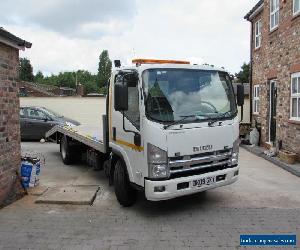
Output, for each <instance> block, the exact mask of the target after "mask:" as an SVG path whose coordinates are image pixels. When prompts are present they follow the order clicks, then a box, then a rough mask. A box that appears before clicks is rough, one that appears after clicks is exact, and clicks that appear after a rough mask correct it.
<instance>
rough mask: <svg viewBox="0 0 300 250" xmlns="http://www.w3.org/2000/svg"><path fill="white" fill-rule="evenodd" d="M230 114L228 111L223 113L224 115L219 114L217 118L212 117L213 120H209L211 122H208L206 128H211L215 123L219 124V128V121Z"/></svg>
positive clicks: (220, 123)
mask: <svg viewBox="0 0 300 250" xmlns="http://www.w3.org/2000/svg"><path fill="white" fill-rule="evenodd" d="M230 113H231V111H230V110H229V111H227V112H225V113H222V114H220V115H219V116H216V117H214V118H213V119H211V120H210V121H209V122H208V126H210V127H212V126H213V125H214V124H215V123H217V122H219V126H221V125H222V122H220V121H219V119H221V118H225V117H226V116H227V115H228V114H230Z"/></svg>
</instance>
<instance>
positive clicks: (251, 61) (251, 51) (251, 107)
mask: <svg viewBox="0 0 300 250" xmlns="http://www.w3.org/2000/svg"><path fill="white" fill-rule="evenodd" d="M248 21H249V22H251V35H250V39H251V40H250V76H249V83H250V93H249V94H250V123H251V124H252V111H253V102H252V98H253V91H252V85H253V82H252V72H253V70H252V67H253V22H252V21H251V20H249V19H248Z"/></svg>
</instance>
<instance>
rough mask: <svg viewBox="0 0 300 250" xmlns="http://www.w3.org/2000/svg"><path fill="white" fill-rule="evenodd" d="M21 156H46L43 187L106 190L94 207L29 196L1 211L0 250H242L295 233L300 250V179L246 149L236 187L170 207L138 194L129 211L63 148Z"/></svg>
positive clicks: (38, 148) (26, 148) (37, 148)
mask: <svg viewBox="0 0 300 250" xmlns="http://www.w3.org/2000/svg"><path fill="white" fill-rule="evenodd" d="M22 149H23V152H27V153H30V152H39V153H40V156H41V155H44V157H45V162H46V164H45V166H44V167H43V168H42V176H41V186H45V187H54V186H68V185H99V186H100V191H99V192H98V193H97V197H96V199H95V201H94V203H93V205H92V206H86V205H81V206H78V205H45V204H36V203H34V202H35V200H36V199H37V196H35V195H29V196H26V197H25V198H23V199H22V200H19V201H18V202H16V203H14V204H13V205H10V206H8V207H6V208H4V209H2V210H0V249H145V250H146V249H240V248H241V247H240V246H239V237H240V234H275V233H276V234H297V238H298V246H297V247H298V248H299V247H300V244H299V238H300V179H299V178H298V177H296V176H293V175H291V174H290V173H288V172H286V171H284V170H282V169H281V168H278V167H276V166H274V165H273V164H271V163H269V162H267V161H265V160H264V159H261V158H258V157H257V156H254V155H252V154H250V153H248V152H246V151H245V150H243V149H241V152H240V165H241V171H240V178H239V181H238V182H236V183H235V184H233V185H231V186H227V187H223V188H220V189H215V190H211V191H208V192H205V193H200V194H197V195H193V196H189V197H183V198H178V199H175V200H170V201H164V202H149V201H146V200H145V198H144V197H143V195H140V197H139V199H138V202H137V203H136V204H135V205H134V206H133V207H130V208H123V207H121V206H120V205H119V204H118V202H117V200H116V198H115V195H114V192H113V187H109V186H108V181H107V180H106V178H105V177H104V174H103V173H102V172H95V171H93V170H92V169H90V168H88V167H86V166H84V165H75V166H65V165H63V164H62V163H61V160H60V155H59V153H58V145H55V144H50V143H46V144H40V143H37V142H26V143H22ZM276 249H280V248H276ZM282 249H288V248H282Z"/></svg>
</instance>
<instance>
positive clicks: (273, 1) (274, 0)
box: [270, 0, 279, 31]
mask: <svg viewBox="0 0 300 250" xmlns="http://www.w3.org/2000/svg"><path fill="white" fill-rule="evenodd" d="M272 5H274V10H273V11H272ZM276 14H278V23H277V24H275V25H274V26H273V27H272V18H273V17H274V21H275V20H276V18H275V17H276ZM278 25H279V0H270V31H272V30H274V29H276V28H277V27H278Z"/></svg>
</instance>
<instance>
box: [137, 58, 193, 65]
mask: <svg viewBox="0 0 300 250" xmlns="http://www.w3.org/2000/svg"><path fill="white" fill-rule="evenodd" d="M132 63H135V64H137V65H141V64H190V62H188V61H178V60H158V59H133V60H132Z"/></svg>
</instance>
